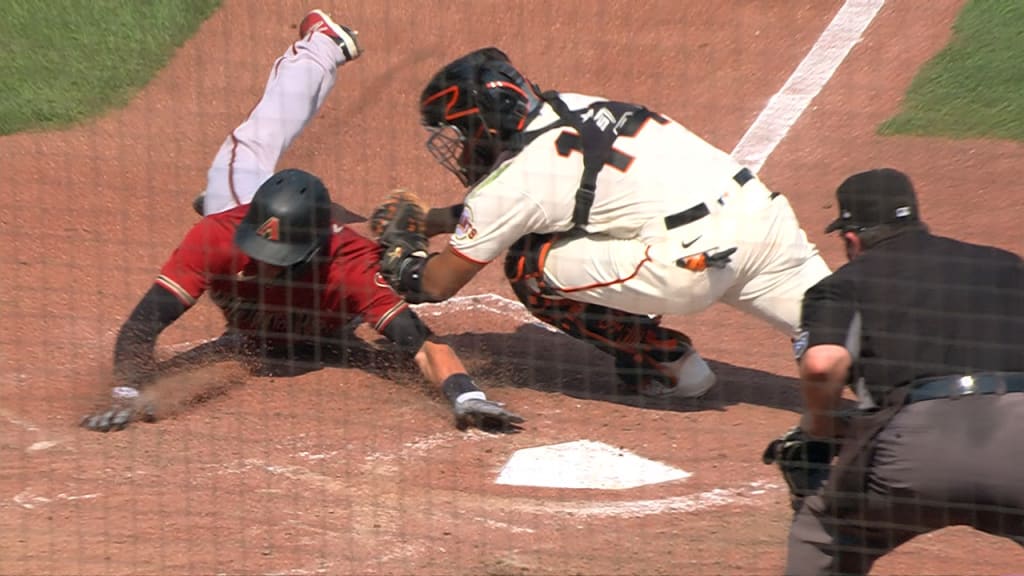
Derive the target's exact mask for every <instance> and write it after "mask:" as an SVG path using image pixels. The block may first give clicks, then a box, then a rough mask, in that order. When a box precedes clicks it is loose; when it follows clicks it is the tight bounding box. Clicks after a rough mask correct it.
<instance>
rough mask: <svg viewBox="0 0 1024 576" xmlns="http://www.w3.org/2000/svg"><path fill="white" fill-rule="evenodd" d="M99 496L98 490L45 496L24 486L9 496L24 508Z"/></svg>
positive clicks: (31, 508)
mask: <svg viewBox="0 0 1024 576" xmlns="http://www.w3.org/2000/svg"><path fill="white" fill-rule="evenodd" d="M100 496H101V494H100V493H98V492H97V493H93V494H78V495H74V494H66V493H60V494H57V495H56V496H54V497H53V498H47V497H46V496H40V495H38V494H36V493H35V492H33V491H32V489H31V488H26V489H24V490H22V491H21V492H19V493H17V494H15V495H14V497H13V498H11V500H13V501H14V503H15V504H17V505H18V506H21V507H22V508H25V509H26V510H33V509H35V508H37V507H39V506H44V505H46V504H51V503H53V502H58V501H63V502H73V501H75V500H92V499H94V498H99V497H100Z"/></svg>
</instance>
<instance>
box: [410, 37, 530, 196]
mask: <svg viewBox="0 0 1024 576" xmlns="http://www.w3.org/2000/svg"><path fill="white" fill-rule="evenodd" d="M539 92H540V89H539V88H538V87H537V86H535V85H533V84H531V83H530V82H529V81H528V80H527V79H526V78H525V77H524V76H523V75H522V74H520V72H519V71H518V70H517V69H516V68H515V67H514V66H512V63H511V62H510V61H509V59H508V56H506V55H505V53H504V52H502V51H501V50H499V49H497V48H493V47H491V48H482V49H480V50H476V51H474V52H470V53H469V54H466V55H465V56H462V57H461V58H458V59H456V60H453V61H452V62H450V63H449V64H448V65H447V66H445V67H444V68H442V69H441V70H440V71H438V72H437V74H435V75H434V77H433V78H432V79H431V80H430V82H429V83H428V84H427V87H426V88H425V89H424V90H423V95H422V97H421V98H420V120H421V122H422V123H423V125H424V126H425V127H426V128H427V130H429V131H430V132H431V135H430V137H429V138H428V139H427V150H429V151H430V153H431V154H432V155H433V156H434V159H435V160H437V162H438V163H439V164H441V165H442V166H444V167H445V168H447V169H448V170H450V171H451V172H452V173H454V174H455V175H456V176H457V177H458V178H459V180H461V181H462V183H463V184H465V185H466V186H472V185H473V184H476V183H477V182H479V181H480V179H481V178H483V177H484V176H486V175H487V174H488V173H489V172H490V171H491V169H492V168H493V167H494V164H495V161H496V160H497V159H498V156H499V155H500V154H501V153H503V152H510V151H511V152H516V151H518V147H517V141H518V135H519V134H520V133H521V132H522V131H523V129H524V128H526V124H527V123H528V122H529V121H530V120H531V119H532V118H533V116H535V115H536V113H537V112H538V111H539V110H540V106H541V99H540V97H539V95H538V94H539Z"/></svg>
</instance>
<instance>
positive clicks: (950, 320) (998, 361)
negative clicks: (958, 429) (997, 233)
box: [794, 229, 1024, 405]
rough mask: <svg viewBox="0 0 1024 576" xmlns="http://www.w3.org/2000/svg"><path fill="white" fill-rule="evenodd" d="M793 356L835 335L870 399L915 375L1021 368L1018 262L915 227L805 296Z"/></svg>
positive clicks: (1022, 294) (1023, 334) (1022, 289)
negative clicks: (847, 351) (847, 352)
mask: <svg viewBox="0 0 1024 576" xmlns="http://www.w3.org/2000/svg"><path fill="white" fill-rule="evenodd" d="M802 330H803V333H802V334H801V335H800V338H799V339H798V340H797V341H796V343H795V345H794V351H795V352H796V354H797V356H798V357H799V356H800V355H801V354H802V353H803V351H804V350H805V349H806V348H807V347H810V346H817V345H819V344H837V345H840V346H844V347H846V349H847V350H849V351H850V355H851V356H852V357H853V361H854V369H853V370H852V371H851V372H852V373H853V374H851V382H853V381H856V379H857V378H859V377H863V378H864V382H865V385H866V387H867V392H869V393H870V394H871V398H872V399H873V400H874V402H875V403H876V404H879V405H880V404H882V399H883V398H884V397H885V395H886V393H887V392H888V391H889V390H890V389H891V388H892V387H895V386H902V385H906V384H907V383H909V382H910V381H911V380H914V379H916V378H923V377H929V376H944V375H952V374H961V373H970V372H980V371H1013V372H1020V371H1024V264H1022V261H1021V258H1020V257H1018V256H1016V255H1015V254H1012V253H1010V252H1007V251H1005V250H1000V249H998V248H992V247H988V246H978V245H975V244H968V243H966V242H960V241H957V240H952V239H949V238H942V237H939V236H933V235H931V234H929V233H928V232H926V231H924V230H920V229H912V230H908V231H906V232H903V233H901V234H898V235H896V236H893V237H891V238H888V239H886V240H883V241H881V242H880V243H878V244H877V245H875V246H874V247H872V248H870V249H868V250H866V251H865V252H863V253H862V254H860V255H859V256H858V257H857V258H855V259H854V260H852V261H850V262H849V263H847V264H846V265H845V266H843V267H842V268H840V269H838V270H836V271H835V273H833V274H832V275H831V276H828V277H826V278H824V279H823V280H821V282H819V283H818V284H816V285H815V286H813V287H811V288H810V289H809V290H808V291H807V293H806V294H805V295H804V302H803V311H802Z"/></svg>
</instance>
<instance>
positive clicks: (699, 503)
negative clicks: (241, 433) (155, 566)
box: [212, 435, 781, 533]
mask: <svg viewBox="0 0 1024 576" xmlns="http://www.w3.org/2000/svg"><path fill="white" fill-rule="evenodd" d="M440 436H443V435H434V436H432V437H429V438H428V439H435V437H440ZM427 444H429V445H434V444H433V443H432V442H428V443H427ZM423 445H424V444H422V443H421V444H420V446H423ZM414 450H415V451H422V450H424V449H423V448H416V449H414ZM212 468H214V469H215V470H216V472H217V473H236V474H237V473H244V472H246V471H249V470H253V469H256V470H262V471H264V472H268V473H270V474H273V475H276V476H282V477H285V478H288V479H289V480H292V481H296V482H303V483H306V484H309V485H311V486H312V487H314V488H316V489H319V490H324V491H327V492H337V493H347V492H348V491H350V490H351V486H350V485H349V484H348V483H347V482H346V481H344V480H342V479H340V478H334V477H332V476H328V475H325V474H321V473H320V472H316V471H313V470H310V469H309V468H306V467H304V466H297V465H291V464H274V463H272V462H269V461H266V460H263V459H259V458H246V459H243V460H239V461H237V462H233V463H230V464H223V465H217V466H214V467H212ZM780 488H781V487H780V486H779V485H778V484H775V483H773V482H770V481H768V480H764V479H761V480H756V481H754V482H750V483H747V484H743V485H740V486H737V487H733V488H714V489H712V490H708V491H704V492H698V493H695V494H685V495H682V496H670V497H666V498H657V499H645V500H615V501H604V502H594V501H590V500H571V501H564V500H534V499H531V500H526V499H519V498H509V497H502V496H493V497H491V498H485V499H483V502H482V503H481V505H482V506H488V505H490V503H493V502H492V501H493V500H500V501H502V502H503V504H502V508H503V509H514V510H516V511H517V512H526V513H530V514H534V515H538V516H549V515H552V514H555V515H565V516H572V517H576V518H640V517H644V516H652V515H659V514H673V513H692V512H701V511H706V510H711V509H715V508H722V507H726V506H756V505H758V504H760V503H761V502H762V501H766V500H768V498H770V497H771V496H772V494H774V493H775V492H778V491H779V490H780ZM480 519H481V520H483V518H482V517H481V518H480ZM492 520H493V519H492ZM485 523H486V522H485ZM490 525H491V526H492V527H494V528H504V529H506V530H508V531H510V532H515V533H530V532H532V531H533V529H532V528H528V527H524V526H515V525H512V524H508V523H504V522H498V521H494V523H493V524H490Z"/></svg>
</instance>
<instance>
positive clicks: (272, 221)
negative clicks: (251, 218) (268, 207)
mask: <svg viewBox="0 0 1024 576" xmlns="http://www.w3.org/2000/svg"><path fill="white" fill-rule="evenodd" d="M256 234H257V235H259V236H262V237H264V238H266V239H267V240H270V241H271V242H277V241H279V240H281V221H280V220H278V219H277V216H271V217H270V218H267V221H266V222H264V223H263V224H261V225H260V227H259V228H257V229H256Z"/></svg>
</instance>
